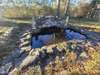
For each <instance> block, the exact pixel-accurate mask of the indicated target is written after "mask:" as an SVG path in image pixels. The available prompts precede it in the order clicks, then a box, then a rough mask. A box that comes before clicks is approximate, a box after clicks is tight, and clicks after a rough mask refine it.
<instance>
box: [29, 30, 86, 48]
mask: <svg viewBox="0 0 100 75" xmlns="http://www.w3.org/2000/svg"><path fill="white" fill-rule="evenodd" d="M64 34H65V35H64V37H65V39H66V40H85V39H86V37H85V36H84V35H82V34H80V33H78V32H74V31H72V30H69V29H65V30H64ZM53 35H54V34H53V33H46V34H44V35H37V36H35V37H34V36H33V37H32V42H31V46H32V48H41V47H43V46H44V45H45V44H46V43H48V42H49V41H51V40H52V39H53ZM37 37H38V38H37Z"/></svg>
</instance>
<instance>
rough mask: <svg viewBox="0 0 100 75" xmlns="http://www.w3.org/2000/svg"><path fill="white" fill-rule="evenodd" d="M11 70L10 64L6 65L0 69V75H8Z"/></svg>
mask: <svg viewBox="0 0 100 75" xmlns="http://www.w3.org/2000/svg"><path fill="white" fill-rule="evenodd" d="M11 68H12V63H7V64H5V65H4V66H1V67H0V75H4V74H8V73H9V71H10V70H11Z"/></svg>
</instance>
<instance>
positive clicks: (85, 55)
mask: <svg viewBox="0 0 100 75" xmlns="http://www.w3.org/2000/svg"><path fill="white" fill-rule="evenodd" d="M80 57H81V58H82V59H88V58H89V56H88V55H87V53H86V52H82V53H81V54H80Z"/></svg>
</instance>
